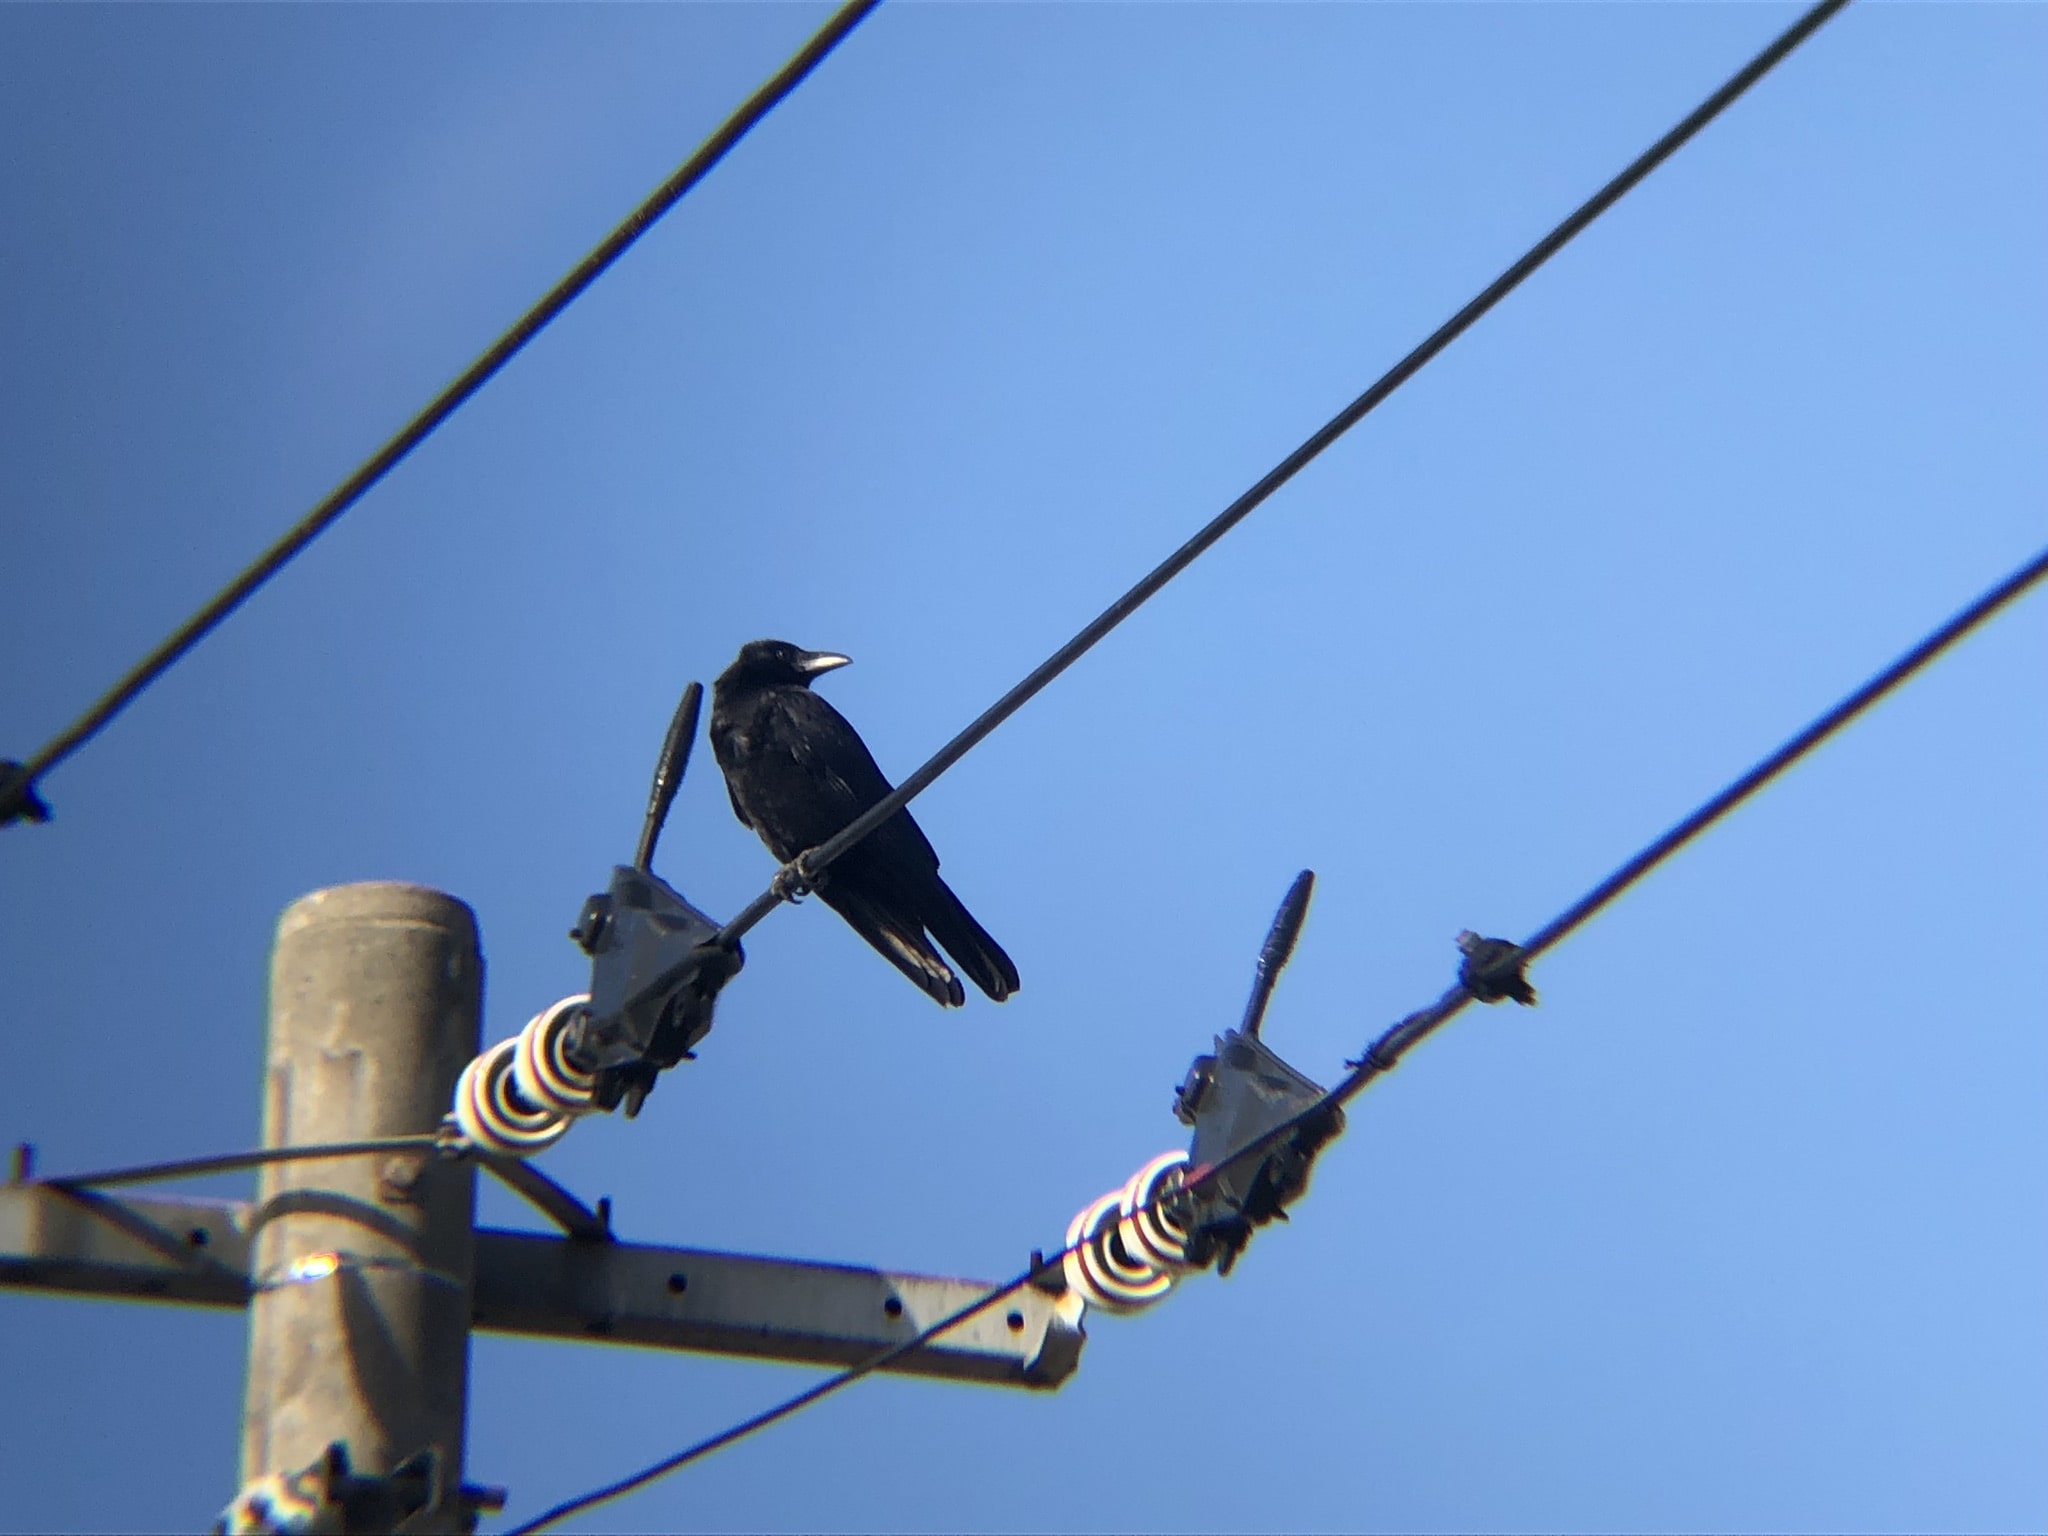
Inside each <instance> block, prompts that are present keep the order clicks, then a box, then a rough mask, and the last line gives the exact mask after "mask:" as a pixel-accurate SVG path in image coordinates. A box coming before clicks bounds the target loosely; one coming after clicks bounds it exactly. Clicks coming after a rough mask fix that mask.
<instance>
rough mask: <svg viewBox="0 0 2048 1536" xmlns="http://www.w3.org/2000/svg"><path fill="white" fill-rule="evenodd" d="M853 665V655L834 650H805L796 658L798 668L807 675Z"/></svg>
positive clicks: (810, 675) (815, 674) (813, 675)
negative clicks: (843, 654) (840, 653)
mask: <svg viewBox="0 0 2048 1536" xmlns="http://www.w3.org/2000/svg"><path fill="white" fill-rule="evenodd" d="M852 665H853V658H852V657H851V656H841V655H838V654H836V653H835V652H832V651H805V652H804V653H803V655H801V656H799V657H797V659H796V669H797V671H799V672H801V673H803V675H804V676H805V677H816V676H818V675H819V674H820V673H822V672H832V671H836V670H837V669H838V668H840V667H850V666H852Z"/></svg>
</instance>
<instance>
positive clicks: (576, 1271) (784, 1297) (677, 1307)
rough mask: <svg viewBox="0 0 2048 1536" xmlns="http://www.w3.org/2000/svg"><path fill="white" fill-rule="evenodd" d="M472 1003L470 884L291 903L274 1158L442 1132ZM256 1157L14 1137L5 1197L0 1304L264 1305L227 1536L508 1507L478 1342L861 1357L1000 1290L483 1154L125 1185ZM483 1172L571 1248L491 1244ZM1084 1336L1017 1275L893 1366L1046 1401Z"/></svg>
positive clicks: (328, 895) (498, 1240) (388, 1528)
mask: <svg viewBox="0 0 2048 1536" xmlns="http://www.w3.org/2000/svg"><path fill="white" fill-rule="evenodd" d="M482 988H483V962H482V959H481V956H480V954H479V948H478V941H477V931H476V921H475V918H474V916H473V915H472V914H471V912H470V909H469V908H468V907H467V906H465V905H464V904H463V903H462V902H460V901H458V900H456V899H455V898H454V897H452V896H447V895H443V894H442V893H440V892H438V891H432V890H428V889H425V888H423V887H420V886H414V885H400V884H370V885H350V886H339V887H336V888H334V889H331V890H326V891H318V892H315V893H314V894H313V895H310V896H307V897H304V898H302V899H300V900H299V901H296V902H294V903H293V904H292V905H291V906H290V907H288V908H287V909H286V910H285V912H284V915H283V916H282V918H281V919H280V920H279V923H278V930H277V942H276V947H275V950H274V952H273V955H272V961H271V976H270V1020H269V1039H268V1045H267V1055H266V1070H265V1074H264V1103H263V1141H264V1146H265V1147H266V1148H288V1147H303V1146H328V1145H333V1144H339V1143H351V1142H364V1141H378V1140H382V1139H384V1138H388V1137H404V1136H420V1135H427V1134H432V1133H436V1132H440V1131H443V1130H444V1119H445V1117H446V1116H447V1113H448V1110H449V1106H450V1103H451V1100H452V1098H453V1095H454V1090H455V1085H456V1080H457V1078H458V1077H459V1076H460V1075H461V1072H462V1069H463V1068H464V1066H465V1065H467V1064H468V1063H469V1062H470V1061H471V1059H472V1058H473V1057H475V1056H476V1054H477V1045H478V1036H479V1014H480V1002H481V994H482ZM458 1151H459V1152H460V1155H456V1154H457V1152H458ZM238 1161H239V1160H238V1159H236V1158H233V1157H229V1158H225V1159H209V1160H205V1162H204V1163H203V1164H186V1165H168V1167H169V1171H168V1172H167V1169H166V1167H164V1166H159V1167H157V1168H155V1169H141V1170H132V1169H131V1170H125V1171H123V1172H120V1173H115V1174H103V1175H87V1176H81V1177H77V1178H61V1177H60V1178H37V1177H34V1176H33V1163H34V1157H33V1149H32V1148H29V1147H27V1146H25V1145H24V1146H22V1147H20V1148H18V1149H17V1151H16V1154H15V1165H14V1173H13V1177H12V1178H11V1179H10V1180H8V1181H7V1182H6V1183H4V1184H0V1288H5V1287H12V1288H16V1289H23V1290H37V1291H57V1292H64V1293H68V1294H71V1295H80V1296H98V1297H105V1298H110V1299H115V1300H124V1301H155V1302H159V1303H170V1304H173V1305H184V1306H205V1307H241V1308H246V1309H247V1310H248V1312H249V1315H250V1323H249V1374H248V1386H247V1395H246V1400H245V1405H244V1413H243V1430H242V1452H241V1477H242V1482H241V1493H240V1495H239V1496H238V1497H237V1498H236V1500H235V1501H234V1507H233V1508H232V1509H231V1511H230V1512H229V1514H228V1515H227V1516H226V1517H225V1518H224V1520H223V1525H224V1526H225V1527H226V1528H228V1529H230V1530H243V1531H269V1532H281V1531H286V1530H292V1531H312V1530H319V1531H323V1532H342V1533H344V1536H356V1533H367V1532H408V1533H410V1532H419V1533H443V1532H469V1531H472V1530H474V1528H475V1524H476V1515H477V1512H478V1511H479V1510H482V1509H492V1508H496V1507H498V1506H499V1505H500V1504H502V1502H503V1497H504V1496H503V1494H502V1493H500V1492H498V1491H497V1490H493V1489H485V1488H476V1487H472V1486H470V1485H468V1484H466V1483H465V1482H464V1481H463V1477H462V1473H463V1456H464V1451H463V1441H464V1433H463V1432H464V1418H465V1408H466V1396H467V1388H468V1375H469V1334H470V1330H471V1329H472V1328H481V1329H484V1330H486V1331H489V1332H496V1333H505V1334H518V1335H521V1336H524V1337H527V1338H556V1339H562V1340H567V1341H574V1342H577V1343H583V1344H591V1343H610V1344H614V1345H628V1346H634V1345H637V1346H640V1347H643V1348H654V1349H669V1350H684V1351H690V1352H694V1353H705V1354H717V1355H725V1356H731V1357H745V1358H752V1359H762V1360H781V1361H787V1362H791V1363H797V1364H807V1365H821V1366H843V1365H850V1364H854V1363H856V1362H859V1361H862V1360H868V1359H872V1358H874V1357H875V1356H876V1355H878V1354H881V1353H883V1352H884V1351H886V1350H890V1349H892V1348H894V1347H897V1346H900V1345H901V1344H903V1343H904V1342H905V1341H906V1340H909V1339H914V1338H916V1337H917V1336H918V1335H919V1334H920V1333H921V1332H922V1331H923V1329H925V1328H926V1327H928V1326H930V1325H932V1324H934V1323H936V1322H938V1321H939V1320H940V1319H943V1318H946V1317H949V1316H952V1315H953V1314H954V1313H955V1312H957V1311H959V1310H961V1309H962V1308H963V1307H966V1306H967V1305H969V1304H970V1303H972V1302H975V1301H978V1300H980V1299H981V1298H983V1297H985V1296H987V1295H988V1294H989V1293H990V1292H991V1291H994V1290H995V1289H996V1288H997V1287H996V1286H994V1285H992V1284H989V1283H986V1282H982V1281H974V1280H956V1279H949V1278H939V1277H935V1276H927V1275H915V1274H903V1273H898V1272H894V1271H887V1270H878V1269H870V1268H865V1267H860V1266H854V1265H843V1264H820V1263H812V1262H806V1261H802V1260H796V1259H786V1258H775V1257H767V1256H761V1255H752V1254H735V1253H722V1252H717V1251H714V1250H707V1249H695V1248H681V1247H673V1246H668V1245H660V1244H646V1243H627V1242H621V1241H619V1240H618V1239H617V1238H616V1237H615V1236H614V1235H613V1233H612V1227H611V1207H610V1202H608V1201H605V1200H600V1201H598V1202H597V1204H596V1208H595V1209H592V1208H591V1207H590V1206H587V1205H585V1204H584V1203H583V1202H582V1201H580V1200H578V1199H577V1198H576V1197H575V1196H574V1195H573V1194H571V1193H570V1192H569V1191H568V1190H566V1189H564V1188H563V1187H562V1186H561V1185H559V1184H557V1183H556V1182H555V1181H554V1180H552V1179H550V1178H549V1177H548V1176H547V1175H546V1174H545V1173H543V1172H542V1171H541V1170H540V1169H539V1168H538V1167H537V1166H535V1165H534V1164H532V1163H530V1162H520V1161H513V1160H508V1159H504V1158H497V1157H491V1156H486V1155H482V1154H480V1153H478V1152H476V1151H475V1149H457V1148H453V1147H444V1148H443V1149H442V1150H440V1151H436V1150H435V1149H434V1148H432V1147H430V1146H426V1145H421V1146H419V1147H417V1148H414V1149H411V1150H407V1151H403V1152H400V1153H396V1154H392V1153H384V1154H381V1155H361V1154H350V1155H347V1156H338V1157H329V1158H307V1159H304V1160H298V1161H292V1162H286V1163H275V1164H271V1165H268V1166H267V1167H266V1168H265V1170H264V1172H263V1174H262V1181H261V1184H260V1185H259V1189H258V1198H257V1200H256V1201H255V1202H254V1203H251V1202H248V1201H237V1200H207V1199H196V1198H192V1197H189V1196H187V1197H179V1196H165V1195H150V1196H146V1197H145V1196H131V1195H128V1194H127V1193H126V1192H125V1191H123V1190H121V1188H120V1186H122V1185H127V1184H136V1183H145V1182H152V1181H156V1180H159V1179H161V1178H164V1177H169V1176H176V1174H177V1173H179V1172H181V1171H182V1172H183V1173H184V1174H185V1175H186V1176H190V1175H191V1174H193V1173H197V1172H206V1171H217V1169H218V1167H219V1165H220V1164H222V1163H226V1164H234V1163H236V1162H238ZM479 1166H481V1167H482V1168H483V1169H484V1170H485V1171H486V1172H488V1173H490V1174H491V1175H492V1176H494V1177H495V1178H497V1179H499V1180H500V1181H502V1182H503V1183H504V1184H505V1185H506V1186H507V1187H508V1188H510V1189H511V1190H512V1191H513V1192H514V1193H516V1194H518V1195H520V1196H521V1197H522V1198H524V1199H525V1200H526V1201H527V1202H529V1203H530V1204H531V1205H532V1206H533V1207H534V1208H535V1209H537V1210H538V1211H540V1212H541V1213H542V1214H543V1215H544V1216H546V1217H547V1218H548V1220H549V1221H550V1222H552V1223H553V1224H554V1225H555V1227H556V1228H558V1229H559V1235H551V1234H548V1233H539V1232H521V1231H503V1230H498V1229H494V1228H484V1229H481V1230H478V1229H477V1228H475V1226H474V1224H473V1223H474V1214H475V1203H476V1170H477V1168H478V1167H479ZM1080 1323H1081V1309H1080V1307H1079V1306H1078V1305H1077V1298H1074V1297H1072V1296H1067V1297H1061V1296H1056V1295H1052V1294H1049V1293H1047V1292H1045V1291H1042V1290H1039V1289H1037V1288H1035V1287H1027V1288H1025V1289H1023V1290H1021V1291H1019V1292H1017V1293H1016V1294H1014V1295H1012V1296H1010V1297H1009V1298H1008V1299H1007V1304H1006V1305H1005V1306H1003V1307H1000V1308H994V1309H991V1310H990V1311H988V1312H986V1313H983V1314H982V1315H980V1316H978V1317H974V1318H971V1319H969V1320H967V1321H966V1322H963V1323H959V1324H956V1325H955V1326H953V1327H951V1328H948V1329H946V1330H945V1331H944V1332H943V1333H940V1334H938V1335H937V1336H936V1337H934V1338H931V1339H929V1340H926V1341H925V1342H924V1343H922V1344H920V1345H919V1346H918V1347H917V1348H916V1349H914V1350H911V1351H909V1352H908V1353H906V1354H903V1355H901V1356H899V1357H897V1358H896V1359H894V1360H892V1361H891V1363H890V1364H889V1365H888V1366H886V1367H885V1368H884V1369H886V1370H888V1371H889V1372H890V1373H892V1374H902V1375H912V1376H922V1377H926V1378H930V1379H933V1380H940V1381H954V1382H974V1383H980V1384H984V1385H989V1386H1004V1387H1017V1388H1023V1389H1025V1390H1031V1391H1048V1390H1052V1389H1055V1388H1057V1387H1059V1386H1060V1385H1061V1384H1062V1383H1063V1382H1064V1381H1066V1379H1067V1378H1068V1377H1069V1376H1071V1375H1072V1374H1073V1373H1074V1371H1075V1369H1076V1368H1077V1367H1078V1366H1079V1364H1080V1357H1081V1348H1082V1344H1083V1342H1084V1340H1085V1337H1086V1336H1085V1334H1084V1333H1083V1331H1082V1329H1081V1326H1080ZM190 1513H191V1515H192V1517H193V1518H192V1521H191V1523H192V1524H194V1525H198V1524H200V1523H201V1521H202V1519H203V1515H202V1512H200V1511H196V1510H195V1511H191V1512H190Z"/></svg>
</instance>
